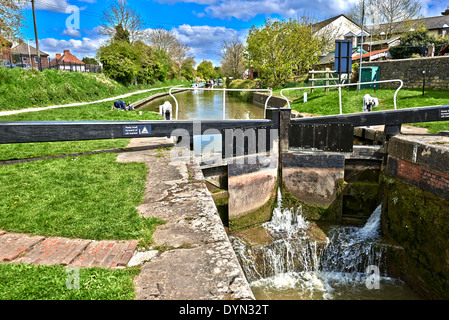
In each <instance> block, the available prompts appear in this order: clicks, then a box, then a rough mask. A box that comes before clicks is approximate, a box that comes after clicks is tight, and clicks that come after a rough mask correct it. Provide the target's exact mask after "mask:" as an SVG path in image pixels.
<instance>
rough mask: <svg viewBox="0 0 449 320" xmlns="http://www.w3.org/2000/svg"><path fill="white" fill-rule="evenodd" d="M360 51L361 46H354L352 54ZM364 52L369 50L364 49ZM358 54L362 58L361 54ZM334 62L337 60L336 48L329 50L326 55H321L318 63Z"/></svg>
mask: <svg viewBox="0 0 449 320" xmlns="http://www.w3.org/2000/svg"><path fill="white" fill-rule="evenodd" d="M358 52H360V47H354V48H352V55H354V54H357V53H358ZM362 52H364V53H366V52H367V51H365V50H363V49H362ZM358 56H359V58H360V54H359V55H358ZM334 62H335V50H334V51H331V52H329V53H328V54H327V55H325V56H321V57H319V59H318V64H330V63H334Z"/></svg>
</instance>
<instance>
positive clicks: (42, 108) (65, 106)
mask: <svg viewBox="0 0 449 320" xmlns="http://www.w3.org/2000/svg"><path fill="white" fill-rule="evenodd" d="M179 86H180V85H178V86H169V87H161V88H153V89H146V90H140V91H135V92H130V93H126V94H122V95H120V96H117V97H112V98H106V99H102V100H97V101H90V102H76V103H70V104H63V105H56V106H48V107H40V108H26V109H20V110H9V111H0V116H9V115H12V114H18V113H25V112H35V111H43V110H48V109H56V108H67V107H76V106H85V105H88V104H92V103H99V102H107V101H115V100H119V99H124V98H127V97H129V96H132V95H135V94H139V93H145V92H151V91H156V90H161V89H168V88H172V87H179Z"/></svg>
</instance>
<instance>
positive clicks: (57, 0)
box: [30, 0, 70, 13]
mask: <svg viewBox="0 0 449 320" xmlns="http://www.w3.org/2000/svg"><path fill="white" fill-rule="evenodd" d="M69 5H70V4H69V3H68V0H36V2H35V6H36V10H48V11H52V12H64V13H65V10H66V8H67V7H68V6H69ZM30 7H31V6H30Z"/></svg>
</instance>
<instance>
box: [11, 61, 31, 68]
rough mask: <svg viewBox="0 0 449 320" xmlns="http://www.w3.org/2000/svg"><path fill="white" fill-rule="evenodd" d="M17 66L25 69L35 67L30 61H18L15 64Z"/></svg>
mask: <svg viewBox="0 0 449 320" xmlns="http://www.w3.org/2000/svg"><path fill="white" fill-rule="evenodd" d="M15 67H16V68H22V69H25V70H29V69H31V68H33V67H32V66H31V64H29V63H21V62H19V63H16V64H15Z"/></svg>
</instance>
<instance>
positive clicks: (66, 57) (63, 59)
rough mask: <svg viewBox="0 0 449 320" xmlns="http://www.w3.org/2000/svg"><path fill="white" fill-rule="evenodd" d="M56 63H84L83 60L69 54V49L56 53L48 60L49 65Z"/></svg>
mask: <svg viewBox="0 0 449 320" xmlns="http://www.w3.org/2000/svg"><path fill="white" fill-rule="evenodd" d="M58 64H84V62H82V61H81V60H79V59H78V58H77V57H76V56H74V55H73V54H71V53H70V50H64V54H63V55H61V54H60V53H57V54H56V57H55V58H54V59H53V60H51V62H50V66H55V65H58Z"/></svg>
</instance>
